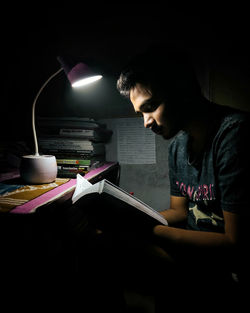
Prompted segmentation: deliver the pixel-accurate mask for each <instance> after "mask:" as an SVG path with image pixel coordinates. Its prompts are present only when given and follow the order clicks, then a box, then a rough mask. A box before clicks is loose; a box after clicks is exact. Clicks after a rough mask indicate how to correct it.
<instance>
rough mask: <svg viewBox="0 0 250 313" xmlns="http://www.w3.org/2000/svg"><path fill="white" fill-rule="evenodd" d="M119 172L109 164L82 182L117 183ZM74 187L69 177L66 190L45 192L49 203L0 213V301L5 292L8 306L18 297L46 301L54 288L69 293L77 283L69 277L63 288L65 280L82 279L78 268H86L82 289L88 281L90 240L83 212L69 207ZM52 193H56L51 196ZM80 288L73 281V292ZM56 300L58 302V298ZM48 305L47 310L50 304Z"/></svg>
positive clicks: (29, 205) (113, 165)
mask: <svg viewBox="0 0 250 313" xmlns="http://www.w3.org/2000/svg"><path fill="white" fill-rule="evenodd" d="M118 172H119V165H118V164H110V166H108V167H107V166H106V167H105V168H103V167H102V168H98V169H95V170H94V171H92V172H89V173H88V174H86V178H87V179H88V180H90V181H91V182H92V183H94V182H96V181H98V180H101V179H103V178H107V179H109V180H111V181H113V182H115V183H117V177H118ZM75 183H76V180H74V179H70V180H69V181H68V183H66V184H68V185H67V188H65V190H60V186H59V187H56V188H55V189H54V191H53V190H52V191H49V192H48V193H47V195H46V196H47V197H48V194H49V201H47V200H46V201H44V202H43V204H42V205H39V206H36V204H35V201H37V199H34V200H31V201H29V202H28V205H26V206H25V208H26V209H25V210H24V206H18V207H16V208H15V209H12V210H11V211H9V212H0V238H1V239H0V254H1V258H0V268H1V284H0V293H1V295H2V297H3V298H4V295H6V294H7V295H10V296H11V301H12V302H13V301H14V302H15V300H14V299H17V298H18V299H19V300H20V299H21V301H24V299H25V301H26V305H27V304H28V303H27V302H28V301H30V299H31V298H32V297H34V299H36V298H37V297H39V299H38V300H39V303H42V302H43V301H48V298H47V297H48V296H49V294H50V296H51V297H54V296H55V295H54V293H55V290H57V291H58V290H61V291H62V292H64V293H65V291H67V293H69V292H70V290H71V289H72V288H74V287H75V285H74V284H75V283H76V282H75V281H74V279H73V281H71V283H70V285H68V278H69V277H70V278H71V279H72V277H75V278H76V279H79V277H80V276H79V275H83V272H82V270H79V268H80V267H83V268H84V269H85V268H88V273H85V274H84V275H85V277H82V276H81V277H82V278H83V281H85V283H83V282H82V285H81V286H83V284H88V283H87V281H88V282H89V283H90V282H91V279H92V274H93V273H92V272H94V271H97V270H96V269H93V266H92V264H93V260H95V262H97V259H96V256H95V254H94V253H93V245H92V244H91V242H92V241H91V240H92V237H91V235H90V234H89V233H88V230H86V226H87V225H86V216H85V213H84V210H79V209H78V208H77V207H74V206H71V204H72V202H71V196H72V194H73V192H74V187H75ZM62 186H63V185H62ZM64 187H65V186H64ZM57 188H58V189H57ZM55 191H56V192H57V194H56V195H54V196H53V193H55ZM38 198H39V197H38ZM21 213H22V214H21ZM80 259H81V260H80ZM98 262H99V260H98ZM79 271H80V272H81V274H79ZM90 273H91V274H90ZM99 274H100V273H99ZM99 274H98V275H99ZM86 275H87V276H86ZM100 275H101V274H100ZM93 279H94V278H93ZM81 286H80V285H79V281H78V283H77V289H79V290H81ZM42 289H43V292H42V293H41V294H39V293H40V291H41V290H42ZM65 296H67V295H65ZM12 297H13V298H12ZM50 300H51V299H50ZM57 300H58V299H57ZM25 301H24V302H25ZM54 301H55V299H54ZM59 301H63V296H62V297H60V299H59ZM55 302H56V301H55ZM44 303H45V302H44ZM56 304H57V305H59V303H57V302H56ZM39 305H40V304H39ZM48 305H49V306H50V307H51V305H50V303H49V304H48ZM36 307H37V306H36Z"/></svg>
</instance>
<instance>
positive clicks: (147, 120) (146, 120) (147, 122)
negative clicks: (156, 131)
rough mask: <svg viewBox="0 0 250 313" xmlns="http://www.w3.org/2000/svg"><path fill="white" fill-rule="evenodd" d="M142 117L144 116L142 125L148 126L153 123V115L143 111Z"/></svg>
mask: <svg viewBox="0 0 250 313" xmlns="http://www.w3.org/2000/svg"><path fill="white" fill-rule="evenodd" d="M143 118H144V127H145V128H150V127H151V126H152V125H153V123H154V119H153V117H152V116H151V115H150V114H149V113H144V114H143Z"/></svg>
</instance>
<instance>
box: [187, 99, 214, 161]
mask: <svg viewBox="0 0 250 313" xmlns="http://www.w3.org/2000/svg"><path fill="white" fill-rule="evenodd" d="M215 107H216V106H215V105H214V104H213V103H210V102H209V101H207V100H206V99H204V100H203V101H202V102H201V103H200V108H199V109H197V110H196V111H195V112H193V113H194V114H192V115H190V118H189V119H188V122H187V124H186V127H185V129H184V130H185V131H186V132H187V133H188V134H189V135H190V147H189V148H190V153H191V154H192V158H194V159H195V158H197V157H198V156H199V155H200V154H201V153H202V152H203V150H204V148H205V145H206V143H207V141H208V139H209V136H210V135H211V133H212V131H213V129H214V127H215V115H216V113H215V112H216V110H215Z"/></svg>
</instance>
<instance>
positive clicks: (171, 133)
mask: <svg viewBox="0 0 250 313" xmlns="http://www.w3.org/2000/svg"><path fill="white" fill-rule="evenodd" d="M178 132H179V130H177V129H174V130H172V131H165V132H163V133H162V137H163V138H164V139H166V140H168V139H171V138H173V137H174V136H176V135H177V134H178Z"/></svg>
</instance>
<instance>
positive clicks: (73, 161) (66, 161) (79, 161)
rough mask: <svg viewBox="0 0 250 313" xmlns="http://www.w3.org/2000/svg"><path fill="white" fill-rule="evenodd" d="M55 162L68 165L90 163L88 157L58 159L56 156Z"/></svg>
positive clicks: (86, 164)
mask: <svg viewBox="0 0 250 313" xmlns="http://www.w3.org/2000/svg"><path fill="white" fill-rule="evenodd" d="M56 162H57V164H69V165H85V166H88V165H91V160H90V159H58V158H56Z"/></svg>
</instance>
